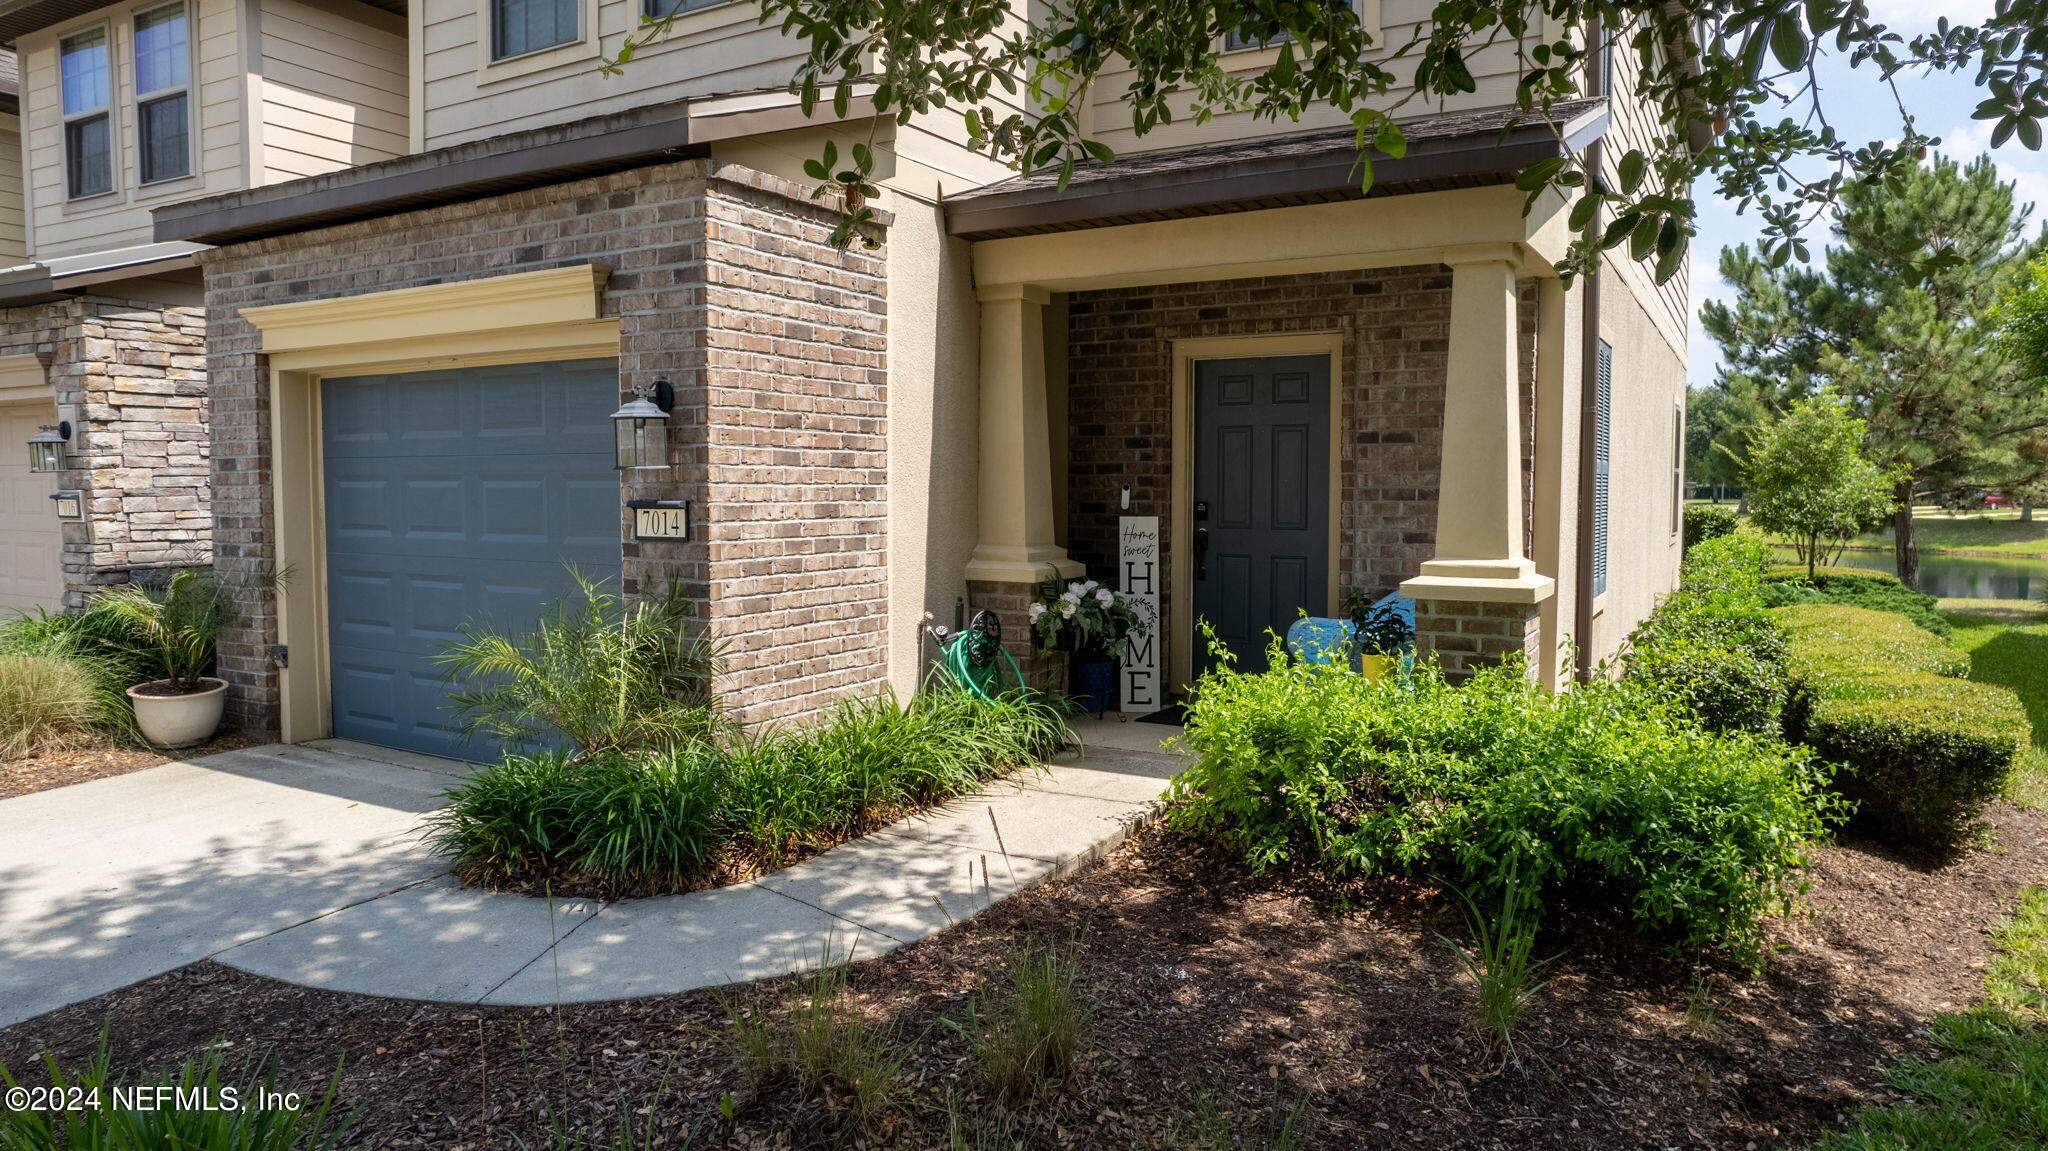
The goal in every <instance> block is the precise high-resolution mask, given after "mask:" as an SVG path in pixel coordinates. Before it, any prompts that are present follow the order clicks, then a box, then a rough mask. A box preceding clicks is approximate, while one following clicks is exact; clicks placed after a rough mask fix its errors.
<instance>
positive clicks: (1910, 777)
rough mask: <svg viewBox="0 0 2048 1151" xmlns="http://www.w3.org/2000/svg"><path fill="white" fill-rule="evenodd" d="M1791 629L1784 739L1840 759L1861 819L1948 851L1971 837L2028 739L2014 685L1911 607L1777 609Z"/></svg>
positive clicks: (1843, 785) (1839, 772) (1865, 825)
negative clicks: (1980, 674)
mask: <svg viewBox="0 0 2048 1151" xmlns="http://www.w3.org/2000/svg"><path fill="white" fill-rule="evenodd" d="M1777 615H1778V616H1779V618H1780V619H1781V620H1783V621H1784V623H1785V626H1786V629H1787V631H1788V632H1789V633H1790V636H1791V640H1792V649H1791V650H1792V656H1791V669H1792V692H1791V697H1790V700H1789V702H1788V704H1787V706H1786V709H1785V734H1786V736H1787V738H1790V739H1793V740H1797V741H1799V742H1801V743H1805V744H1807V745H1809V746H1811V747H1812V748H1813V749H1814V751H1815V752H1816V753H1817V754H1819V755H1820V757H1821V758H1822V759H1824V760H1826V761H1827V762H1828V763H1831V764H1834V765H1835V766H1836V771H1835V775H1834V781H1833V786H1834V788H1835V790H1836V791H1838V792H1839V793H1841V795H1842V796H1843V797H1844V798H1846V799H1848V800H1851V801H1853V802H1854V803H1855V804H1856V813H1855V821H1856V823H1857V825H1858V826H1859V827H1861V828H1862V829H1864V830H1866V831H1868V832H1870V833H1871V834H1874V835H1877V836H1879V837H1882V838H1884V839H1887V840H1890V841H1893V842H1896V843H1899V844H1901V845H1904V846H1907V847H1912V848H1917V849H1920V850H1924V851H1931V852H1947V851H1952V850H1954V849H1956V848H1957V847H1959V846H1961V845H1963V844H1964V843H1965V842H1967V841H1968V839H1969V837H1970V835H1971V832H1972V830H1973V828H1974V827H1975V825H1976V823H1977V820H1978V817H1979V815H1980V813H1981V812H1982V811H1983V809H1984V807H1985V805H1986V804H1988V803H1990V802H1991V801H1992V800H1993V799H1996V798H1997V797H1998V795H1999V794H2000V792H2001V791H2003V789H2004V787H2005V783H2006V779H2007V777H2008V775H2010V773H2011V771H2012V768H2013V763H2014V761H2015V760H2016V759H2017V757H2018V756H2019V754H2020V753H2021V751H2022V749H2023V748H2025V747H2026V746H2027V745H2028V744H2029V742H2030V739H2031V733H2030V728H2029V726H2028V724H2027V717H2026V711H2025V710H2024V708H2023V707H2022V705H2021V703H2020V700H2019V697H2018V696H2017V695H2015V694H2014V693H2013V692H2012V691H2011V690H2010V689H2007V688H2003V687H1998V686H1995V685H1992V684H1984V683H1974V682H1971V681H1969V680H1966V679H1963V678H1961V677H1962V676H1965V675H1967V674H1969V657H1968V655H1966V654H1965V653H1963V652H1961V651H1958V650H1956V649H1955V648H1952V647H1950V646H1949V645H1948V644H1947V643H1945V642H1943V641H1942V640H1941V639H1939V638H1937V637H1936V636H1933V635H1930V634H1929V633H1927V632H1926V631H1924V630H1922V629H1920V628H1919V627H1916V626H1915V625H1914V624H1913V622H1912V621H1911V620H1909V619H1907V618H1906V617H1905V616H1901V615H1897V614H1894V613H1890V612H1879V611H1871V610H1869V609H1867V608H1860V607H1850V606H1845V605H1838V604H1812V605H1798V606H1793V607H1785V608H1779V609H1777Z"/></svg>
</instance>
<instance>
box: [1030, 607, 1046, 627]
mask: <svg viewBox="0 0 2048 1151" xmlns="http://www.w3.org/2000/svg"><path fill="white" fill-rule="evenodd" d="M1044 614H1045V605H1044V604H1042V603H1035V604H1032V605H1031V622H1032V623H1037V622H1038V617H1039V616H1042V615H1044Z"/></svg>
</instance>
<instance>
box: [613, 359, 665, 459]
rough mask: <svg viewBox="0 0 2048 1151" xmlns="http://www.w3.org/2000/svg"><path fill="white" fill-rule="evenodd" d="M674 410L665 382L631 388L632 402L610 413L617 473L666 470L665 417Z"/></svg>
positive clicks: (660, 381)
mask: <svg viewBox="0 0 2048 1151" xmlns="http://www.w3.org/2000/svg"><path fill="white" fill-rule="evenodd" d="M675 406H676V391H675V388H673V387H671V386H670V385H669V382H668V381H667V380H656V381H654V382H653V383H651V384H640V385H638V386H637V387H635V388H634V389H633V398H632V399H630V400H628V401H626V404H625V406H624V407H622V408H620V409H619V410H618V411H616V412H613V413H612V428H613V429H614V430H615V431H616V433H617V434H618V439H619V463H618V466H619V467H620V468H621V469H624V468H659V467H665V466H667V464H668V414H669V412H670V410H672V409H673V408H674V407H675Z"/></svg>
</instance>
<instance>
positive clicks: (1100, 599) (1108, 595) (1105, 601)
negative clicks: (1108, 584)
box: [1095, 588, 1116, 607]
mask: <svg viewBox="0 0 2048 1151" xmlns="http://www.w3.org/2000/svg"><path fill="white" fill-rule="evenodd" d="M1095 602H1096V603H1099V604H1101V605H1102V606H1103V607H1111V606H1114V605H1115V603H1116V593H1115V592H1113V591H1111V590H1109V589H1108V588H1101V589H1098V590H1097V591H1096V593H1095Z"/></svg>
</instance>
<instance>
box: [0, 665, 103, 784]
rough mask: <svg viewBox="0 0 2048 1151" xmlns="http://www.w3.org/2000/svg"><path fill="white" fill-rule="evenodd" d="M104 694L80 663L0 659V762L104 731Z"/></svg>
mask: <svg viewBox="0 0 2048 1151" xmlns="http://www.w3.org/2000/svg"><path fill="white" fill-rule="evenodd" d="M109 706H110V705H109V704H108V702H107V698H106V693H105V692H104V691H103V690H102V688H101V685H100V682H99V680H98V679H97V678H96V677H95V676H94V674H93V672H92V670H91V669H90V668H89V667H87V666H86V665H85V663H84V662H82V661H81V660H78V659H76V658H73V657H69V656H58V655H0V759H19V758H20V757H22V756H25V755H35V754H37V753H39V752H43V751H49V750H53V749H56V748H62V747H66V746H69V745H72V744H75V743H77V742H78V741H80V740H82V739H89V738H91V737H93V736H95V735H97V734H99V733H100V732H101V731H103V730H105V729H106V728H107V727H108V726H109V725H110V723H111V721H112V719H113V716H112V715H111V714H110V713H109V710H108V708H109Z"/></svg>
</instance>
